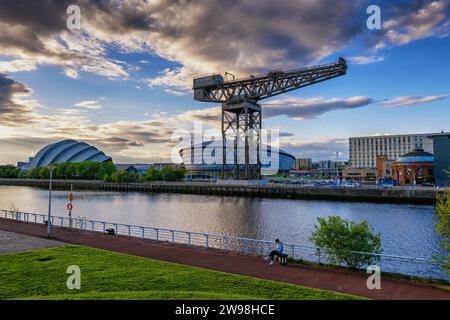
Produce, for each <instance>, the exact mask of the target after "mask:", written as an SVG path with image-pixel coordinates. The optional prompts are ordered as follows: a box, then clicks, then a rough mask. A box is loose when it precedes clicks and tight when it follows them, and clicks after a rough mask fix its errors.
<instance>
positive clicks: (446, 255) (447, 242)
mask: <svg viewBox="0 0 450 320" xmlns="http://www.w3.org/2000/svg"><path fill="white" fill-rule="evenodd" d="M436 215H437V219H436V232H437V233H438V234H439V235H440V236H441V246H442V249H443V251H442V253H441V255H440V256H438V257H436V258H437V259H438V260H439V261H441V262H442V263H443V268H444V270H445V271H446V272H447V273H448V274H450V190H448V191H447V192H446V194H445V195H444V196H441V197H439V198H438V200H437V202H436Z"/></svg>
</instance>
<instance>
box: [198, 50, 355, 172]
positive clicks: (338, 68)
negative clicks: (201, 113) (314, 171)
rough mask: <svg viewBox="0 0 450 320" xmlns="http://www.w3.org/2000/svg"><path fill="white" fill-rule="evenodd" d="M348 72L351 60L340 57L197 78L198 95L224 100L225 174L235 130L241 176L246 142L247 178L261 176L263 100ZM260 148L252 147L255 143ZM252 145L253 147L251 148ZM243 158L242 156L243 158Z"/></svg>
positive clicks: (235, 165)
mask: <svg viewBox="0 0 450 320" xmlns="http://www.w3.org/2000/svg"><path fill="white" fill-rule="evenodd" d="M346 73H347V62H346V61H345V59H344V58H339V61H338V62H337V63H329V64H323V65H316V66H311V67H306V68H301V69H296V70H289V71H278V70H277V71H271V72H269V73H268V74H267V75H263V76H250V77H248V78H244V79H233V80H231V81H225V80H224V78H223V77H222V75H220V74H215V75H211V76H207V77H201V78H195V79H194V85H193V90H194V99H195V100H197V101H203V102H215V103H222V156H223V161H222V178H224V172H225V165H226V145H227V143H226V139H227V135H228V133H230V132H232V133H233V134H232V136H233V137H234V151H233V152H234V163H233V169H232V170H233V172H234V175H235V178H237V179H239V177H240V175H239V163H238V158H239V152H238V150H239V146H240V142H241V143H244V149H243V150H244V157H245V164H244V170H245V174H244V178H245V179H246V180H249V179H260V177H261V159H260V156H259V150H260V148H259V146H260V142H261V138H260V135H261V130H262V117H261V112H262V110H261V106H260V105H259V104H258V102H259V101H260V100H263V99H267V98H270V97H273V96H276V95H279V94H283V93H287V92H290V91H293V90H297V89H300V88H303V87H306V86H310V85H312V84H316V83H319V82H322V81H326V80H329V79H332V78H336V77H339V76H343V75H345V74H346ZM255 145H256V146H257V148H254V147H253V148H252V146H255ZM250 149H252V150H250ZM239 160H240V159H239Z"/></svg>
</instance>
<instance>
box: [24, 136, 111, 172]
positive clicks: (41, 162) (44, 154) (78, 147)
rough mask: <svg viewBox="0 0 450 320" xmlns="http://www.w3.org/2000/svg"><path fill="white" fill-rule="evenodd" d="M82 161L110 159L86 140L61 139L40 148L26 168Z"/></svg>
mask: <svg viewBox="0 0 450 320" xmlns="http://www.w3.org/2000/svg"><path fill="white" fill-rule="evenodd" d="M83 161H94V162H108V161H112V159H111V157H108V156H106V155H105V154H104V153H103V151H100V150H98V149H97V148H96V147H94V146H91V145H89V144H87V143H86V142H81V141H76V140H62V141H59V142H56V143H53V144H50V145H48V146H46V147H44V148H42V149H41V150H40V151H39V152H38V153H37V154H36V156H35V157H34V158H33V160H32V161H31V163H30V164H29V165H28V168H27V169H34V168H40V167H46V166H49V165H51V164H54V163H63V162H83Z"/></svg>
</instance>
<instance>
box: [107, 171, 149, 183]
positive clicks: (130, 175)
mask: <svg viewBox="0 0 450 320" xmlns="http://www.w3.org/2000/svg"><path fill="white" fill-rule="evenodd" d="M111 180H112V182H117V183H138V182H141V180H142V176H141V175H140V174H139V173H134V172H128V171H126V170H120V171H117V172H114V173H113V174H112V175H111Z"/></svg>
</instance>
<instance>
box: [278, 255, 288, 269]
mask: <svg viewBox="0 0 450 320" xmlns="http://www.w3.org/2000/svg"><path fill="white" fill-rule="evenodd" d="M287 257H288V255H287V254H285V253H281V254H279V255H278V261H279V262H280V264H281V265H282V266H285V265H286V264H287Z"/></svg>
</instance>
